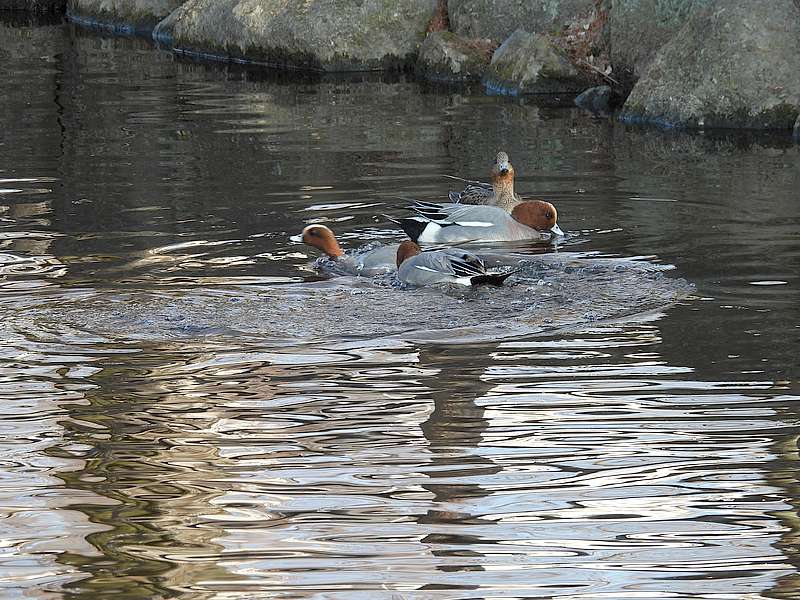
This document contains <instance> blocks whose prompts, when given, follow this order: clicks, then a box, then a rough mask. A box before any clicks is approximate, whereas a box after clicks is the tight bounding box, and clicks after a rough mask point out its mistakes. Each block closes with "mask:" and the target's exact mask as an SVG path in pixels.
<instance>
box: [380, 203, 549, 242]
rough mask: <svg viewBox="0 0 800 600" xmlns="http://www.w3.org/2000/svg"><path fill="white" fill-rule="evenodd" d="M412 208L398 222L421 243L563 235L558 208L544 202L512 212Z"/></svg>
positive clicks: (422, 205) (431, 205)
mask: <svg viewBox="0 0 800 600" xmlns="http://www.w3.org/2000/svg"><path fill="white" fill-rule="evenodd" d="M411 209H412V210H413V211H414V212H416V213H417V214H416V215H415V216H413V217H408V218H405V219H399V220H397V221H395V222H396V223H397V224H398V225H400V227H401V228H402V229H403V231H405V232H406V233H407V234H408V237H410V238H411V239H412V240H414V241H415V242H418V243H421V244H458V243H467V242H515V241H531V242H545V241H552V240H553V239H554V238H555V237H556V236H562V235H564V232H563V231H561V228H560V227H559V226H558V223H557V220H558V211H556V207H555V206H553V205H552V204H550V203H549V202H545V201H544V200H532V201H527V202H521V203H519V204H518V205H517V206H515V207H514V209H513V210H512V211H511V213H507V212H506V211H505V210H503V209H502V208H498V207H496V206H470V205H463V204H436V203H433V202H421V201H417V202H415V203H414V204H413V206H411Z"/></svg>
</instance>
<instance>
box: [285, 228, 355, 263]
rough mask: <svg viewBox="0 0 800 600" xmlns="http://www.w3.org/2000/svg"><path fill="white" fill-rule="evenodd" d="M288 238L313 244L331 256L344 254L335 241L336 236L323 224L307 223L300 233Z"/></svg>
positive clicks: (335, 256)
mask: <svg viewBox="0 0 800 600" xmlns="http://www.w3.org/2000/svg"><path fill="white" fill-rule="evenodd" d="M289 239H291V240H292V241H293V242H303V243H304V244H308V245H309V246H313V247H314V248H316V249H318V250H320V251H322V252H324V253H325V254H327V255H328V256H330V257H331V258H339V257H340V256H342V255H343V254H344V252H343V251H342V249H341V247H340V246H339V242H337V241H336V236H335V235H333V231H331V230H330V228H329V227H326V226H325V225H316V224H315V225H308V226H306V227H305V228H304V229H303V232H302V233H301V234H300V235H293V236H292V237H291V238H289Z"/></svg>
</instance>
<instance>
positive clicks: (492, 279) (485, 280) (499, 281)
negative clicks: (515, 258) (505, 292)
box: [470, 269, 517, 286]
mask: <svg viewBox="0 0 800 600" xmlns="http://www.w3.org/2000/svg"><path fill="white" fill-rule="evenodd" d="M516 272H517V270H516V269H515V270H513V271H506V272H505V273H486V274H484V275H475V276H474V277H472V278H471V279H470V281H472V285H496V286H501V285H503V283H504V282H505V280H506V279H508V278H509V277H510V276H511V275H513V274H514V273H516Z"/></svg>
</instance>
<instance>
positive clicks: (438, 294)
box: [15, 253, 693, 341]
mask: <svg viewBox="0 0 800 600" xmlns="http://www.w3.org/2000/svg"><path fill="white" fill-rule="evenodd" d="M486 258H487V263H488V264H490V265H493V266H513V267H514V268H515V269H517V271H516V272H515V273H514V275H513V276H512V277H510V278H509V279H508V280H507V282H506V284H505V286H503V287H499V288H496V287H479V288H476V289H466V290H465V289H461V288H459V289H454V287H448V288H438V287H436V288H421V289H402V288H401V287H398V285H397V283H396V280H395V279H394V276H393V275H384V276H378V277H374V278H365V277H335V278H332V279H328V280H325V281H317V282H310V283H293V284H286V285H273V286H240V287H238V288H234V289H230V288H228V289H222V290H221V289H219V288H215V289H210V288H194V289H189V290H185V291H182V292H174V291H163V292H157V291H143V292H120V291H99V290H87V291H86V293H85V294H81V295H80V297H76V298H75V299H74V300H73V299H65V300H64V301H60V302H59V303H58V304H57V305H55V304H52V303H49V304H48V305H47V306H30V307H28V308H25V309H21V310H20V311H18V313H17V315H16V316H17V317H19V319H18V320H17V322H18V323H20V322H29V323H30V322H36V323H37V324H39V326H41V325H42V324H43V323H47V322H50V323H53V324H58V325H59V326H60V327H64V326H68V327H71V328H74V329H76V330H79V331H84V332H91V333H92V334H93V335H101V336H105V337H108V338H109V339H120V338H124V339H137V340H142V339H144V340H161V339H164V338H174V337H182V336H197V335H223V336H225V335H249V336H257V337H260V338H270V339H286V340H289V339H291V340H297V339H298V338H300V339H305V340H311V339H320V338H327V339H352V338H376V337H388V336H402V337H404V338H408V339H420V340H421V339H429V340H437V341H448V340H449V341H478V340H485V339H497V338H504V337H511V336H518V335H524V334H530V333H535V332H537V331H541V330H543V329H552V328H560V327H568V326H574V325H583V324H586V323H591V322H596V321H601V320H607V319H619V318H623V317H626V316H630V315H636V314H640V313H644V312H649V311H653V310H657V309H661V308H664V307H665V306H668V305H670V304H672V303H674V302H676V301H678V300H680V299H682V298H684V297H686V296H687V295H688V294H689V293H690V292H691V291H692V289H693V288H692V286H691V285H690V284H689V283H687V282H686V281H685V280H683V279H678V278H674V277H670V276H668V275H667V274H665V271H668V270H669V269H671V267H664V266H660V265H655V264H653V263H649V262H646V261H643V260H631V259H608V258H591V257H585V256H580V255H577V254H572V253H561V254H548V255H543V256H537V257H531V256H530V255H509V254H505V255H500V254H498V255H492V254H489V255H486ZM15 320H16V319H15Z"/></svg>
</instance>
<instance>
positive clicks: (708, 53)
mask: <svg viewBox="0 0 800 600" xmlns="http://www.w3.org/2000/svg"><path fill="white" fill-rule="evenodd" d="M64 4H65V2H64V0H0V8H6V9H9V8H10V9H23V10H24V9H27V10H32V11H58V10H66V14H67V17H68V18H69V19H70V20H72V21H74V22H75V23H77V24H79V25H84V26H87V25H88V26H93V27H100V28H102V29H105V30H108V31H112V32H114V33H121V34H139V35H149V36H152V37H153V38H154V39H156V40H157V41H158V42H159V43H160V44H161V45H163V46H167V47H171V48H172V49H173V50H174V51H175V52H177V53H182V54H188V55H191V56H195V57H200V58H214V59H222V60H234V61H237V62H253V63H257V64H264V65H269V66H271V67H277V68H283V69H291V70H295V69H301V70H308V71H315V72H320V73H331V72H347V71H375V70H414V71H415V72H416V73H417V75H418V76H419V77H422V78H425V79H429V80H431V81H435V82H445V83H464V82H474V83H477V82H480V83H481V84H482V85H483V87H484V88H485V90H486V92H487V93H495V94H496V93H501V94H511V95H530V94H562V95H569V96H571V97H575V96H578V94H580V93H581V92H584V91H585V90H587V88H593V89H590V90H589V91H587V92H585V93H584V94H581V96H580V98H579V100H578V104H579V105H581V106H584V107H586V108H588V109H590V110H592V111H593V112H595V113H596V114H598V115H602V116H609V115H612V114H614V115H616V116H617V118H619V119H620V120H622V121H625V122H629V123H649V124H656V125H659V126H662V127H682V128H696V129H703V128H741V129H776V130H784V131H786V132H787V133H789V134H792V135H793V136H794V137H795V139H798V138H800V0H671V1H670V2H663V1H661V0H539V1H537V2H515V1H513V0H404V1H403V2H396V1H395V0H309V1H306V2H302V3H299V2H290V1H289V0H66V6H64ZM596 86H602V87H596ZM619 106H621V108H620V109H619V110H616V109H617V107H619Z"/></svg>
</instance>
